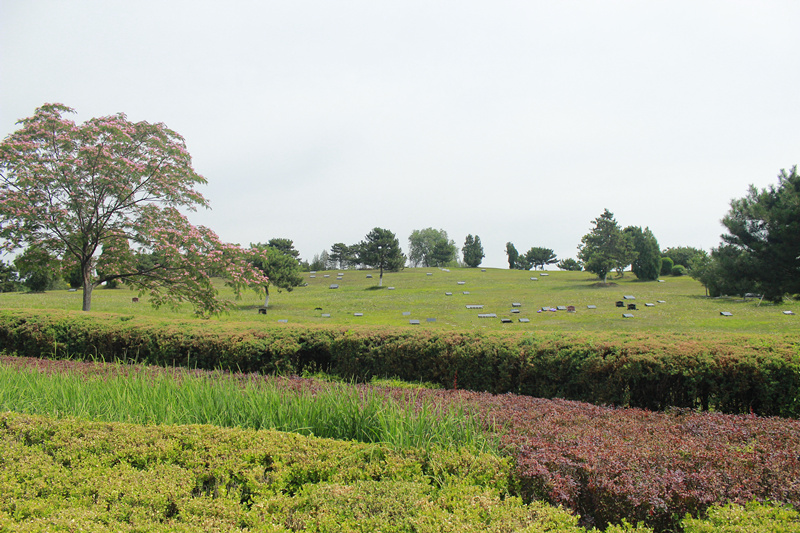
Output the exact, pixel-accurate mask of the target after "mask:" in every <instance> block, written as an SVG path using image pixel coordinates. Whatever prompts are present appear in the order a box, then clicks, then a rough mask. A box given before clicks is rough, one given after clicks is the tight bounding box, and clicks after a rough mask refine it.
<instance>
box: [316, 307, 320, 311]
mask: <svg viewBox="0 0 800 533" xmlns="http://www.w3.org/2000/svg"><path fill="white" fill-rule="evenodd" d="M314 311H322V308H321V307H315V308H314Z"/></svg>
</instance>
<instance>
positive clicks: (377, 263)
mask: <svg viewBox="0 0 800 533" xmlns="http://www.w3.org/2000/svg"><path fill="white" fill-rule="evenodd" d="M359 251H360V261H361V263H363V264H364V265H366V266H367V267H369V268H377V269H379V270H380V278H379V281H378V286H379V287H382V286H383V271H384V270H388V271H397V270H400V269H401V268H403V265H405V261H406V257H405V255H403V251H402V250H401V249H400V241H398V240H397V237H396V236H395V234H394V233H392V232H391V231H389V230H388V229H383V228H373V229H372V231H370V232H369V233H367V237H366V239H365V240H363V241H361V243H360V244H359Z"/></svg>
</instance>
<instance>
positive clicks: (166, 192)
mask: <svg viewBox="0 0 800 533" xmlns="http://www.w3.org/2000/svg"><path fill="white" fill-rule="evenodd" d="M73 112H74V111H73V110H72V109H70V108H68V107H66V106H64V105H61V104H45V105H44V106H42V107H40V108H38V109H37V110H36V112H35V114H34V115H33V116H32V117H30V118H26V119H23V120H22V121H20V124H21V126H22V127H21V128H20V129H19V130H17V131H16V132H14V133H13V134H11V135H10V136H9V137H7V138H6V139H5V140H4V141H3V142H2V144H0V238H2V239H4V240H5V241H4V248H5V249H6V250H12V249H14V248H18V247H27V246H36V247H40V248H42V249H44V250H47V251H48V252H49V253H51V254H53V255H55V256H57V257H60V258H65V257H68V256H71V257H72V259H73V260H74V261H76V262H77V263H78V264H79V265H80V269H81V273H82V278H83V284H82V286H83V306H82V307H83V310H84V311H89V310H90V309H91V302H92V289H94V288H95V287H97V286H98V285H100V284H102V283H103V282H106V281H110V280H114V279H118V280H124V281H125V282H126V283H128V284H129V285H131V286H133V287H134V288H136V289H138V290H139V292H140V294H141V293H149V295H150V297H151V298H150V299H151V303H152V304H153V305H155V306H160V305H164V304H174V305H177V304H179V303H181V302H189V303H190V304H191V305H193V306H194V308H195V310H196V311H197V312H198V313H199V314H202V315H207V314H209V313H218V312H220V311H222V310H224V309H225V308H226V306H227V304H226V302H222V301H220V300H218V299H217V290H216V289H215V288H214V286H213V284H212V283H211V279H210V273H211V272H213V271H214V270H215V269H216V270H217V271H218V272H222V273H224V274H225V276H226V277H227V278H228V281H229V282H230V284H231V285H232V286H233V287H234V290H235V291H237V292H238V291H240V290H241V289H242V288H244V287H245V286H247V285H256V286H260V285H263V283H264V282H265V280H264V277H263V275H262V274H261V273H260V272H259V271H258V270H257V269H254V268H253V267H252V266H251V265H250V264H249V263H248V262H247V261H246V258H245V256H244V253H243V250H241V248H239V247H238V246H234V245H229V244H225V243H223V242H221V241H220V240H219V238H218V237H217V235H216V234H214V232H212V231H211V230H209V229H208V228H204V227H202V226H201V227H195V226H193V225H192V224H190V223H189V221H188V220H187V219H186V217H185V216H184V215H183V214H182V213H181V212H180V211H179V208H183V209H188V210H195V209H196V207H197V206H203V207H207V202H206V200H205V198H203V196H202V195H201V194H200V193H199V192H198V191H197V190H195V188H194V187H195V186H196V185H198V184H203V183H205V182H206V180H205V179H204V178H203V177H202V176H200V175H199V174H197V172H195V170H194V169H193V168H192V163H191V157H190V155H189V152H188V151H187V150H186V145H185V142H184V140H183V138H182V137H181V136H180V135H178V134H177V133H175V132H174V131H172V130H170V129H169V128H167V127H166V126H164V125H163V124H160V123H157V124H151V123H148V122H130V121H129V120H128V119H127V118H126V117H125V115H124V114H121V113H120V114H117V115H112V116H108V117H101V118H93V119H90V120H88V121H87V122H85V123H83V124H80V125H79V124H75V123H74V122H73V121H71V120H68V119H66V118H65V117H64V115H65V114H67V113H73ZM123 243H125V244H123ZM101 248H102V249H103V251H104V253H108V257H109V261H108V263H107V264H106V265H104V268H103V274H102V276H99V275H97V273H96V269H95V267H96V262H97V257H96V256H97V254H98V253H99V252H100V250H101ZM137 253H152V254H153V255H154V257H157V258H158V261H157V262H155V263H154V264H153V265H152V266H150V267H149V268H145V269H139V268H137V260H136V258H137ZM112 257H113V258H114V260H113V261H112V260H111V259H110V258H112Z"/></svg>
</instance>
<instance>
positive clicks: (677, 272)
mask: <svg viewBox="0 0 800 533" xmlns="http://www.w3.org/2000/svg"><path fill="white" fill-rule="evenodd" d="M687 272H688V271H687V270H686V267H685V266H683V265H675V266H674V267H672V272H670V274H672V275H673V276H685V275H686V274H687Z"/></svg>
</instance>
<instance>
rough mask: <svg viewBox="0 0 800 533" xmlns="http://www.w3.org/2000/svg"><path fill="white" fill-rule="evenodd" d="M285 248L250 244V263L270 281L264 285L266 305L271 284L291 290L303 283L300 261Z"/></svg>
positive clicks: (279, 288) (265, 304) (266, 304)
mask: <svg viewBox="0 0 800 533" xmlns="http://www.w3.org/2000/svg"><path fill="white" fill-rule="evenodd" d="M273 240H275V239H273ZM270 242H272V241H270ZM290 242H291V241H290ZM284 249H285V248H279V247H276V246H273V245H270V244H263V243H256V244H252V243H251V244H250V250H249V256H250V264H251V265H253V266H254V267H255V268H257V269H258V270H260V271H261V272H262V273H263V274H264V276H266V277H267V278H268V282H267V283H265V284H264V286H263V287H264V291H265V293H266V297H265V300H264V306H265V307H266V306H268V305H269V288H270V286H271V285H274V286H275V287H278V291H280V290H281V289H285V290H286V291H289V292H291V291H292V289H294V288H295V287H299V286H300V285H302V284H303V278H302V276H301V274H300V263H298V261H297V258H296V257H295V256H294V255H292V254H291V253H286V252H285V251H283V250H284Z"/></svg>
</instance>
